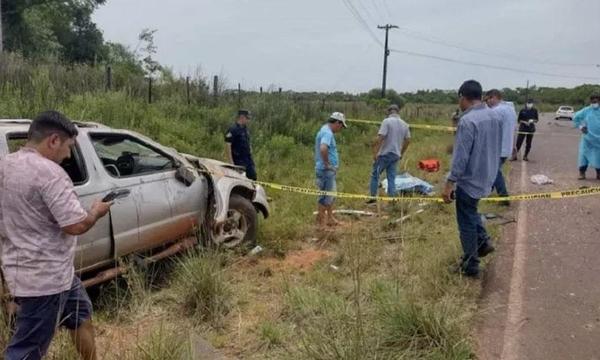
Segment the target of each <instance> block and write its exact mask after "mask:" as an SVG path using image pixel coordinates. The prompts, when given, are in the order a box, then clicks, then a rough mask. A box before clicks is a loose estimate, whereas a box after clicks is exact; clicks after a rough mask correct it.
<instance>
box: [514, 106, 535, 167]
mask: <svg viewBox="0 0 600 360" xmlns="http://www.w3.org/2000/svg"><path fill="white" fill-rule="evenodd" d="M539 119H540V118H539V115H538V111H537V109H536V108H535V106H534V104H533V99H528V100H527V105H525V108H524V109H522V110H521V111H520V112H519V135H517V146H516V148H515V149H514V151H513V156H512V158H511V159H510V160H511V161H515V160H517V155H518V154H519V152H520V151H521V146H522V145H523V140H525V141H526V143H525V155H524V156H523V161H529V158H528V156H529V152H530V151H531V143H532V142H533V134H534V133H535V124H536V123H537V122H538V121H539Z"/></svg>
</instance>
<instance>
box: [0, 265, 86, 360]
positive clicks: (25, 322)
mask: <svg viewBox="0 0 600 360" xmlns="http://www.w3.org/2000/svg"><path fill="white" fill-rule="evenodd" d="M15 303H16V304H17V306H18V308H17V313H16V321H15V333H14V334H13V336H12V338H11V339H10V343H9V344H8V347H7V348H6V353H5V359H6V360H22V359H28V360H37V359H41V358H42V357H43V356H44V355H45V354H46V352H47V351H48V347H49V346H50V342H51V341H52V338H53V337H54V333H55V332H56V329H57V328H58V327H64V328H67V329H69V330H75V329H77V328H79V326H81V324H82V323H83V322H85V321H87V320H90V319H91V318H92V302H91V301H90V298H89V296H88V295H87V293H86V291H85V288H84V287H83V285H82V284H81V280H79V278H78V277H77V276H75V277H74V278H73V283H72V285H71V289H69V290H67V291H64V292H62V293H59V294H54V295H47V296H36V297H16V298H15Z"/></svg>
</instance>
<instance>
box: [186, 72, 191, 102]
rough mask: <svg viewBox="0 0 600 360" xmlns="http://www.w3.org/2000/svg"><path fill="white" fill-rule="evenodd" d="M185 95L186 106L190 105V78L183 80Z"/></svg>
mask: <svg viewBox="0 0 600 360" xmlns="http://www.w3.org/2000/svg"><path fill="white" fill-rule="evenodd" d="M185 93H186V96H187V104H188V105H190V104H191V103H192V99H191V98H190V77H189V76H188V77H186V78H185Z"/></svg>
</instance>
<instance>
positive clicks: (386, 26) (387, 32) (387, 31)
mask: <svg viewBox="0 0 600 360" xmlns="http://www.w3.org/2000/svg"><path fill="white" fill-rule="evenodd" d="M377 28H378V29H385V49H383V83H382V84H381V98H382V99H383V98H385V84H386V81H387V58H388V56H390V49H389V48H388V37H389V33H390V29H397V28H398V27H397V26H396V25H390V24H386V25H383V26H382V25H378V26H377Z"/></svg>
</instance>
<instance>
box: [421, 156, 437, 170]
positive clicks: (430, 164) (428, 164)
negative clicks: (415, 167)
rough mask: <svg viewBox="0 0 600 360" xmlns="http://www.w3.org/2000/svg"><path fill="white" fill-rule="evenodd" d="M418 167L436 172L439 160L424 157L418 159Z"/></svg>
mask: <svg viewBox="0 0 600 360" xmlns="http://www.w3.org/2000/svg"><path fill="white" fill-rule="evenodd" d="M419 169H421V170H424V171H427V172H437V171H439V170H440V161H439V160H438V159H426V160H421V161H419Z"/></svg>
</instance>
